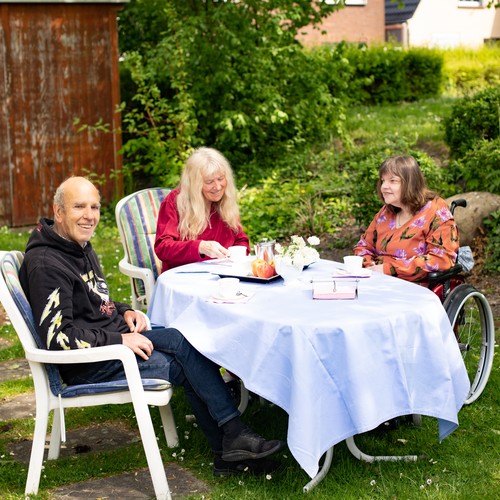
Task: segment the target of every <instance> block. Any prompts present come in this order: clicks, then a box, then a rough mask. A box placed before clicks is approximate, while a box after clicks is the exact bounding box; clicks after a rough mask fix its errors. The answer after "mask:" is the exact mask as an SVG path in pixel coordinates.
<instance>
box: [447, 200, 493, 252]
mask: <svg viewBox="0 0 500 500" xmlns="http://www.w3.org/2000/svg"><path fill="white" fill-rule="evenodd" d="M459 198H463V199H465V200H466V201H467V207H466V208H462V207H457V208H456V209H455V221H456V223H457V225H458V230H459V232H460V233H459V234H460V245H461V246H466V245H468V246H471V247H473V244H474V239H475V238H476V237H477V236H480V235H481V234H483V233H484V225H483V220H484V219H485V218H486V217H488V216H489V215H490V214H492V213H493V212H496V211H497V210H499V209H500V196H499V195H497V194H493V193H487V192H479V191H472V192H469V193H462V194H456V195H454V196H451V197H450V198H447V199H446V202H447V203H448V205H450V204H451V202H452V201H454V200H457V199H459Z"/></svg>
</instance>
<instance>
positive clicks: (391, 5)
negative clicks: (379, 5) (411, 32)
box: [385, 0, 420, 25]
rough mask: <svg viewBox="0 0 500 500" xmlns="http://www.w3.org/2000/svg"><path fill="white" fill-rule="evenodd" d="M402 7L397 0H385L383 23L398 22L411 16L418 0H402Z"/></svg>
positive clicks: (402, 21) (404, 20)
mask: <svg viewBox="0 0 500 500" xmlns="http://www.w3.org/2000/svg"><path fill="white" fill-rule="evenodd" d="M403 3H404V5H403V7H401V8H400V7H399V1H398V0H395V1H392V0H385V24H386V25H387V24H400V23H404V22H406V21H408V19H411V18H412V17H413V14H414V13H415V10H416V8H417V7H418V4H419V3H420V0H404V2H403Z"/></svg>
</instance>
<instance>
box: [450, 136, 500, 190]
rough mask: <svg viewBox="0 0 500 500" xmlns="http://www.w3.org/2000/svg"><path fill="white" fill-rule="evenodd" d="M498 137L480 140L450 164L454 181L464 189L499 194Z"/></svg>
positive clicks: (499, 147) (499, 142)
mask: <svg viewBox="0 0 500 500" xmlns="http://www.w3.org/2000/svg"><path fill="white" fill-rule="evenodd" d="M499 166H500V137H497V138H496V139H493V140H491V141H487V140H484V139H483V140H480V141H478V142H477V143H476V144H475V146H474V147H473V148H472V149H471V150H469V151H468V152H467V153H466V154H465V156H464V157H463V158H461V159H460V160H458V161H455V162H453V163H452V164H451V165H450V171H451V172H452V173H453V174H454V176H455V179H454V180H455V182H456V183H457V184H458V185H461V186H462V189H463V191H464V192H466V191H487V192H489V193H497V194H500V175H499Z"/></svg>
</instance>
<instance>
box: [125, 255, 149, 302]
mask: <svg viewBox="0 0 500 500" xmlns="http://www.w3.org/2000/svg"><path fill="white" fill-rule="evenodd" d="M118 269H119V270H120V272H121V273H123V274H124V275H125V276H128V277H130V278H136V279H140V280H142V281H143V283H144V290H145V292H146V300H147V299H149V298H151V295H152V294H153V290H154V287H155V281H156V280H155V276H154V274H153V271H152V270H151V269H149V268H146V267H138V266H134V265H133V264H130V263H129V262H128V260H127V258H126V257H124V258H123V259H122V260H120V262H118Z"/></svg>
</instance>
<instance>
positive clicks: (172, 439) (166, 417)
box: [160, 404, 179, 448]
mask: <svg viewBox="0 0 500 500" xmlns="http://www.w3.org/2000/svg"><path fill="white" fill-rule="evenodd" d="M160 416H161V423H162V425H163V432H164V433H165V439H166V441H167V446H168V447H169V448H175V447H176V446H179V436H178V435H177V428H176V427H175V420H174V414H173V413H172V406H171V405H169V404H168V405H166V406H162V407H160Z"/></svg>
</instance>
